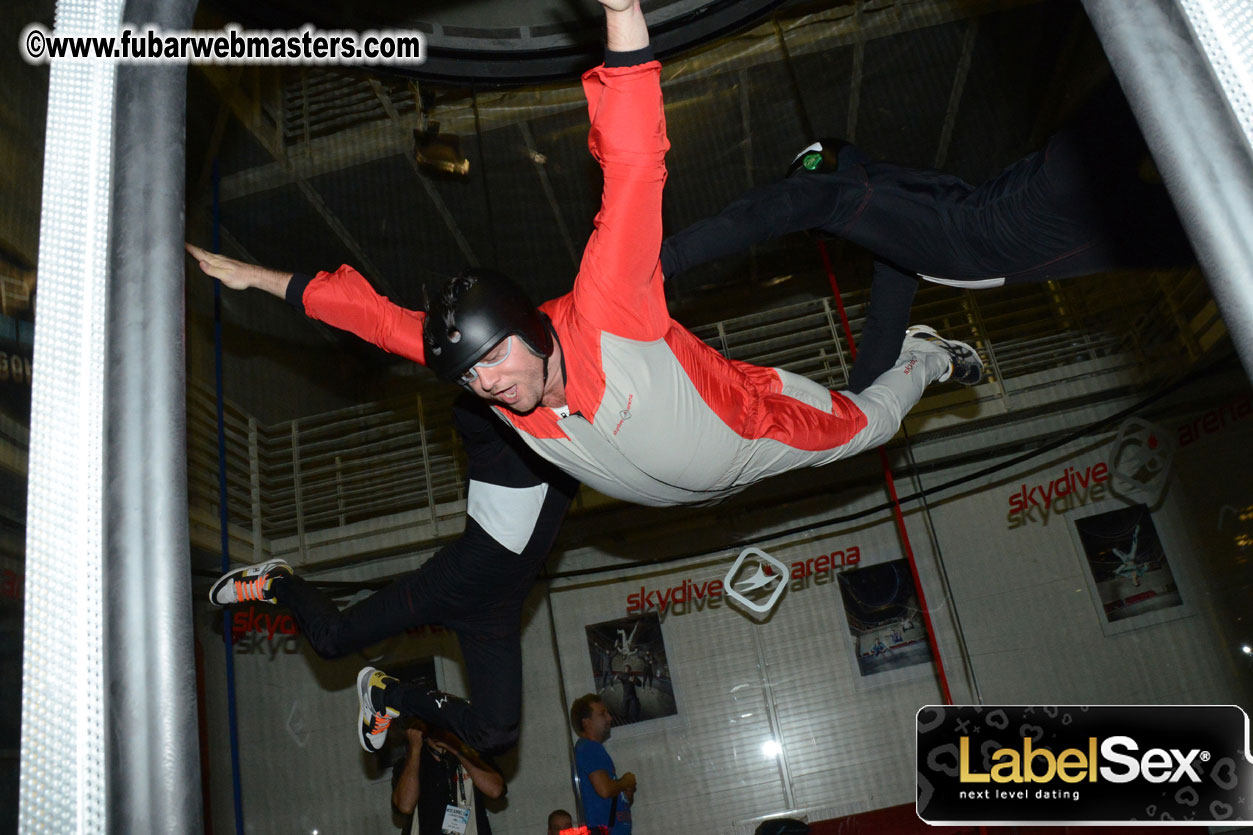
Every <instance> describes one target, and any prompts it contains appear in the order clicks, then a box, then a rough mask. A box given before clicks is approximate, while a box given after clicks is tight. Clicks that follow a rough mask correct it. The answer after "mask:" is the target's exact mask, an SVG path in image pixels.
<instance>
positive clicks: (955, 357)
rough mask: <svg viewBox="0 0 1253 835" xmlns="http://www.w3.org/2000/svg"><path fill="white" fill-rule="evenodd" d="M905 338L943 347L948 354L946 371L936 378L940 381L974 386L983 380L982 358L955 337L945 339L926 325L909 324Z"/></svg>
mask: <svg viewBox="0 0 1253 835" xmlns="http://www.w3.org/2000/svg"><path fill="white" fill-rule="evenodd" d="M905 338H906V339H911V338H912V339H922V340H925V341H927V342H930V343H931V344H932V345H937V346H939V347H940V348H943V349H944V351H945V352H946V353H947V354H948V358H949V361H948V363H949V364H948V373H947V374H945V375H943V376H942V377H940V379H938V380H936V382H937V383H942V382H944V381H945V380H953V381H954V382H957V383H961V384H962V385H963V386H974V385H978V384H979V383H981V382H983V360H981V359H979V353H978V352H977V351H975V349H974V348H971V347H970V346H969V345H967V344H966V343H965V342H958V341H957V340H956V339H945V338H944V337H942V336H940V335H939V334H938V333H936V332H935V328H933V327H930V326H928V325H911V326H910V327H909V328H908V329H906V331H905Z"/></svg>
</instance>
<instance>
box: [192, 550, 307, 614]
mask: <svg viewBox="0 0 1253 835" xmlns="http://www.w3.org/2000/svg"><path fill="white" fill-rule="evenodd" d="M291 573H292V570H291V566H290V565H288V564H287V563H285V562H283V561H282V560H270V561H269V562H261V563H257V564H256V565H246V566H244V567H243V568H236V569H235V570H234V571H228V572H226V573H225V574H223V575H222V576H221V577H219V578H218V581H217V582H216V583H214V584H213V588H211V589H209V602H211V603H212V604H213V605H214V606H229V605H231V604H232V603H274V602H276V601H275V600H274V594H273V592H272V591H271V590H270V586H271V584H272V583H273V582H274V578H275V577H278V576H280V575H283V574H287V575H290V574H291Z"/></svg>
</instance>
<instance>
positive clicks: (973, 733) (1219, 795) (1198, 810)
mask: <svg viewBox="0 0 1253 835" xmlns="http://www.w3.org/2000/svg"><path fill="white" fill-rule="evenodd" d="M918 817H920V818H922V819H923V820H924V821H926V822H927V823H930V824H946V825H959V824H968V823H979V824H1029V823H1070V824H1112V823H1132V822H1134V823H1157V824H1192V825H1196V824H1210V823H1222V824H1232V823H1248V822H1250V821H1253V758H1250V756H1249V752H1248V719H1247V717H1246V716H1245V715H1244V711H1243V710H1241V709H1240V708H1239V707H1235V706H1231V705H1227V706H1213V705H1202V706H1195V705H1194V706H1136V707H1109V706H1106V707H1077V706H1048V707H1043V706H1039V707H1024V706H1016V707H989V706H983V707H973V706H955V707H938V706H928V707H924V708H923V709H922V710H920V711H918Z"/></svg>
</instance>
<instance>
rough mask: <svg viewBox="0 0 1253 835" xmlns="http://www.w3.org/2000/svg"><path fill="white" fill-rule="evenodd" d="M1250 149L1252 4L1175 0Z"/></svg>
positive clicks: (1230, 0) (1237, 0) (1225, 0)
mask: <svg viewBox="0 0 1253 835" xmlns="http://www.w3.org/2000/svg"><path fill="white" fill-rule="evenodd" d="M1177 2H1178V3H1179V8H1180V9H1181V10H1182V11H1183V13H1184V16H1185V17H1187V19H1188V24H1189V25H1190V26H1191V27H1192V31H1193V32H1194V33H1195V35H1196V37H1197V40H1198V42H1199V43H1200V45H1201V48H1202V49H1203V50H1204V52H1205V56H1206V58H1207V59H1208V60H1209V63H1210V67H1211V68H1212V69H1213V71H1214V76H1215V78H1217V79H1218V83H1219V84H1220V85H1221V86H1222V88H1223V92H1224V93H1225V94H1226V96H1227V102H1228V103H1229V104H1230V105H1231V109H1232V110H1233V111H1234V112H1235V114H1236V119H1237V120H1238V121H1239V123H1240V129H1241V131H1242V132H1243V133H1244V141H1245V143H1246V144H1247V145H1248V146H1249V147H1250V148H1253V3H1250V2H1249V0H1177Z"/></svg>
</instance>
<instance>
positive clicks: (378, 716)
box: [357, 667, 400, 754]
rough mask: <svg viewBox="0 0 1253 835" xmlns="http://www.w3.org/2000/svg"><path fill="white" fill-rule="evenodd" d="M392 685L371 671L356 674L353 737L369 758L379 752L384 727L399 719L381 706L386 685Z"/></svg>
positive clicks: (384, 736) (384, 738)
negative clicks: (355, 710)
mask: <svg viewBox="0 0 1253 835" xmlns="http://www.w3.org/2000/svg"><path fill="white" fill-rule="evenodd" d="M396 683H398V682H397V679H395V678H392V677H391V676H389V675H387V674H386V673H384V672H383V671H382V670H376V669H374V668H373V667H362V668H361V672H359V673H357V706H358V708H359V709H358V711H357V715H358V716H360V717H361V721H360V722H358V723H357V736H358V738H359V739H360V740H361V747H362V748H364V749H365V750H366V751H368V752H369V753H371V754H373V753H376V752H378V751H379V750H381V749H382V747H383V743H384V742H386V741H387V728H388V726H389V725H391V723H392V720H393V719H395V718H396V717H397V716H399V715H400V711H398V710H396V709H395V708H393V707H387V706H385V705H384V704H383V694H384V693H386V692H387V687H388V685H390V684H396Z"/></svg>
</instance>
